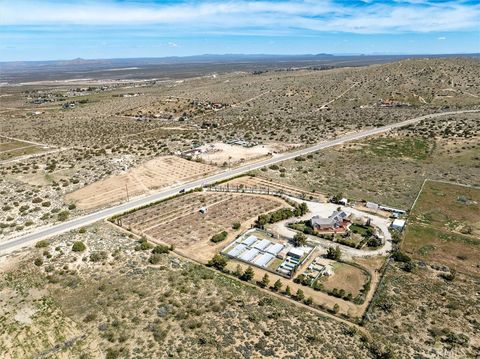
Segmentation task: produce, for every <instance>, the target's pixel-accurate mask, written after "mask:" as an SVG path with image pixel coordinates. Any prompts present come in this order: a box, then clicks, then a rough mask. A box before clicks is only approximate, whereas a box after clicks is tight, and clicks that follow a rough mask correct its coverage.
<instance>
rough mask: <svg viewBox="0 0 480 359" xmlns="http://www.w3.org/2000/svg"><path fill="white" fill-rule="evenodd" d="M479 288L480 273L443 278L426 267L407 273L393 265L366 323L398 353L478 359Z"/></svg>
mask: <svg viewBox="0 0 480 359" xmlns="http://www.w3.org/2000/svg"><path fill="white" fill-rule="evenodd" d="M479 290H480V283H479V281H478V278H473V277H471V276H466V275H463V274H457V276H456V278H455V279H454V280H453V281H446V280H444V279H442V278H441V277H440V276H439V272H438V271H436V270H433V269H431V268H429V267H418V268H417V269H416V270H415V271H414V272H413V273H408V272H406V271H404V270H402V269H401V266H400V265H397V264H394V265H392V266H390V267H389V269H388V270H387V273H386V276H385V278H384V281H383V284H382V285H381V287H380V288H379V293H378V296H377V298H376V300H375V302H374V306H373V310H372V312H371V313H370V315H369V318H370V320H368V321H367V322H366V324H365V326H366V328H367V329H368V330H369V331H370V333H371V334H372V336H373V338H374V340H379V341H384V342H385V343H388V344H387V346H388V347H389V349H390V352H391V353H395V354H396V355H397V356H398V357H400V358H411V357H414V356H415V355H417V356H420V355H421V356H422V357H424V358H441V357H447V358H455V359H460V358H477V357H478V356H479V355H480V350H479V348H480V337H479V336H478V318H479V317H480V309H479V306H478V295H477V293H478V291H479Z"/></svg>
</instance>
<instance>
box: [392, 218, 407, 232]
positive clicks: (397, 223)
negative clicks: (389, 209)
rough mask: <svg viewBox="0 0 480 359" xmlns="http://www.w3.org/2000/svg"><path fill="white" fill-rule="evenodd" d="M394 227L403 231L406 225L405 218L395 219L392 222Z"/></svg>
mask: <svg viewBox="0 0 480 359" xmlns="http://www.w3.org/2000/svg"><path fill="white" fill-rule="evenodd" d="M391 227H392V228H393V229H395V230H397V231H400V232H401V231H402V230H403V228H404V227H405V220H404V219H398V218H397V219H395V220H394V221H393V222H392V226H391Z"/></svg>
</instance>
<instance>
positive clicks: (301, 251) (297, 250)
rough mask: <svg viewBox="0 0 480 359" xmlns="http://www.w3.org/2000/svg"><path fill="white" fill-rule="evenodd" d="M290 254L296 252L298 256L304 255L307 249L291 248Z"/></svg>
mask: <svg viewBox="0 0 480 359" xmlns="http://www.w3.org/2000/svg"><path fill="white" fill-rule="evenodd" d="M288 254H294V255H296V256H298V257H302V256H303V255H304V254H305V251H304V250H303V249H301V248H291V249H290V250H289V251H288Z"/></svg>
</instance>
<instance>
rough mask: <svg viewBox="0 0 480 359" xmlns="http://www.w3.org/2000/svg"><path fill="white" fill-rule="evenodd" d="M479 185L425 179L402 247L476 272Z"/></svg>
mask: <svg viewBox="0 0 480 359" xmlns="http://www.w3.org/2000/svg"><path fill="white" fill-rule="evenodd" d="M479 203H480V189H475V188H469V187H464V186H459V185H455V184H447V183H442V182H434V181H427V182H426V183H425V185H424V187H423V190H422V192H421V193H420V196H419V198H418V200H417V202H416V204H415V207H414V208H413V209H412V212H411V216H410V219H409V225H408V226H407V229H406V232H405V238H404V240H403V242H402V246H401V248H402V250H403V251H405V252H406V253H408V254H409V255H411V256H413V257H414V258H415V259H419V260H425V261H428V262H436V263H440V264H444V265H447V266H448V267H449V268H453V269H456V270H457V271H459V272H462V273H467V274H474V275H480V265H479V263H480V205H479Z"/></svg>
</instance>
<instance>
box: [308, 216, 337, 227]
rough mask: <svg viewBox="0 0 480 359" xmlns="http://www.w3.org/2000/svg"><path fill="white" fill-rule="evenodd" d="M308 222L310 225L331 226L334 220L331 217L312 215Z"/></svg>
mask: <svg viewBox="0 0 480 359" xmlns="http://www.w3.org/2000/svg"><path fill="white" fill-rule="evenodd" d="M310 223H312V225H314V226H315V225H317V226H333V224H334V221H333V219H331V218H323V217H320V216H313V217H312V219H311V220H310Z"/></svg>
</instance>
